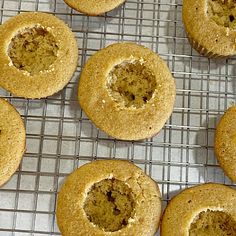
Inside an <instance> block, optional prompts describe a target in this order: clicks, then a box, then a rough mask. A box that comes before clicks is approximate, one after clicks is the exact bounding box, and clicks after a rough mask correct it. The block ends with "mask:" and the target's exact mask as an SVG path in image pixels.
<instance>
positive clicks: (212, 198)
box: [161, 183, 236, 236]
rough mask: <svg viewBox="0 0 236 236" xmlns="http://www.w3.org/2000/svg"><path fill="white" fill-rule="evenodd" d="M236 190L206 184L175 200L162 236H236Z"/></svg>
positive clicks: (167, 213) (163, 225) (187, 191)
mask: <svg viewBox="0 0 236 236" xmlns="http://www.w3.org/2000/svg"><path fill="white" fill-rule="evenodd" d="M235 206H236V190H235V189H233V188H230V187H227V186H225V185H222V184H215V183H209V184H202V185H198V186H195V187H192V188H188V189H186V190H184V191H182V192H181V193H180V194H178V195H177V196H175V197H174V198H173V199H172V200H171V201H170V203H169V204H168V206H167V208H166V209H165V212H164V215H163V217H162V222H161V236H180V235H181V236H227V235H231V236H235V235H236V207H235Z"/></svg>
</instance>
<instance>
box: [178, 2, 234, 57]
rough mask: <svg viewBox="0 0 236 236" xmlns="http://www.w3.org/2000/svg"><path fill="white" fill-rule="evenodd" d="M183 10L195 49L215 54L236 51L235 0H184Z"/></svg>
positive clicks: (219, 54)
mask: <svg viewBox="0 0 236 236" xmlns="http://www.w3.org/2000/svg"><path fill="white" fill-rule="evenodd" d="M182 13H183V22H184V26H185V29H186V32H187V35H188V38H189V41H190V43H191V45H192V47H193V48H194V49H195V50H196V51H198V52H199V53H200V54H202V55H204V56H207V57H215V58H216V57H227V56H232V55H235V54H236V2H235V0H225V1H222V0H198V1H196V0H184V1H183V11H182Z"/></svg>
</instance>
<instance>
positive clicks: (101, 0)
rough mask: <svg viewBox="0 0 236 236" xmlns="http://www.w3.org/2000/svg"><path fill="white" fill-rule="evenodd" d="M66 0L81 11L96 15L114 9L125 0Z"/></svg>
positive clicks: (65, 0)
mask: <svg viewBox="0 0 236 236" xmlns="http://www.w3.org/2000/svg"><path fill="white" fill-rule="evenodd" d="M64 2H65V3H66V4H68V5H69V6H70V7H72V8H73V9H75V10H77V11H79V12H82V13H85V14H87V15H91V16H96V15H101V14H103V13H105V12H108V11H111V10H113V9H114V8H116V7H118V6H120V5H121V4H122V3H124V2H125V0H64Z"/></svg>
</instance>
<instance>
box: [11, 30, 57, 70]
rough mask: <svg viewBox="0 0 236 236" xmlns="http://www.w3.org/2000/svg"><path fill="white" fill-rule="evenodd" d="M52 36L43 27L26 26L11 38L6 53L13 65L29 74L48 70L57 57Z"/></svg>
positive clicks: (55, 45)
mask: <svg viewBox="0 0 236 236" xmlns="http://www.w3.org/2000/svg"><path fill="white" fill-rule="evenodd" d="M57 52H58V46H57V44H56V41H55V38H54V36H53V35H52V34H51V33H50V32H49V31H48V30H46V29H45V28H44V27H41V26H35V27H33V28H26V29H24V31H22V32H19V33H18V34H17V35H16V36H15V37H14V38H12V40H11V43H10V45H9V49H8V55H9V57H10V58H11V60H12V63H13V65H14V66H15V67H16V68H18V69H19V70H23V71H27V72H28V73H29V74H30V75H35V74H38V73H39V72H42V71H45V70H48V69H49V67H50V65H52V64H53V62H54V61H55V60H56V58H57Z"/></svg>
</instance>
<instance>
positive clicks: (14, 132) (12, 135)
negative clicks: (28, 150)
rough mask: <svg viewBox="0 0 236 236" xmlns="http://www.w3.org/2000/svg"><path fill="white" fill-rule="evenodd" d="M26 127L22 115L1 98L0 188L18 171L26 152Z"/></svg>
mask: <svg viewBox="0 0 236 236" xmlns="http://www.w3.org/2000/svg"><path fill="white" fill-rule="evenodd" d="M25 139H26V134H25V127H24V124H23V121H22V119H21V116H20V114H19V113H18V112H17V111H16V109H15V108H14V107H13V106H12V105H11V104H10V103H8V102H7V101H5V100H4V99H2V98H0V186H1V185H3V184H4V183H6V182H7V181H8V180H9V179H10V177H11V176H12V175H13V174H14V173H15V171H16V170H17V168H18V166H19V164H20V162H21V159H22V157H23V154H24V152H25Z"/></svg>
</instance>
